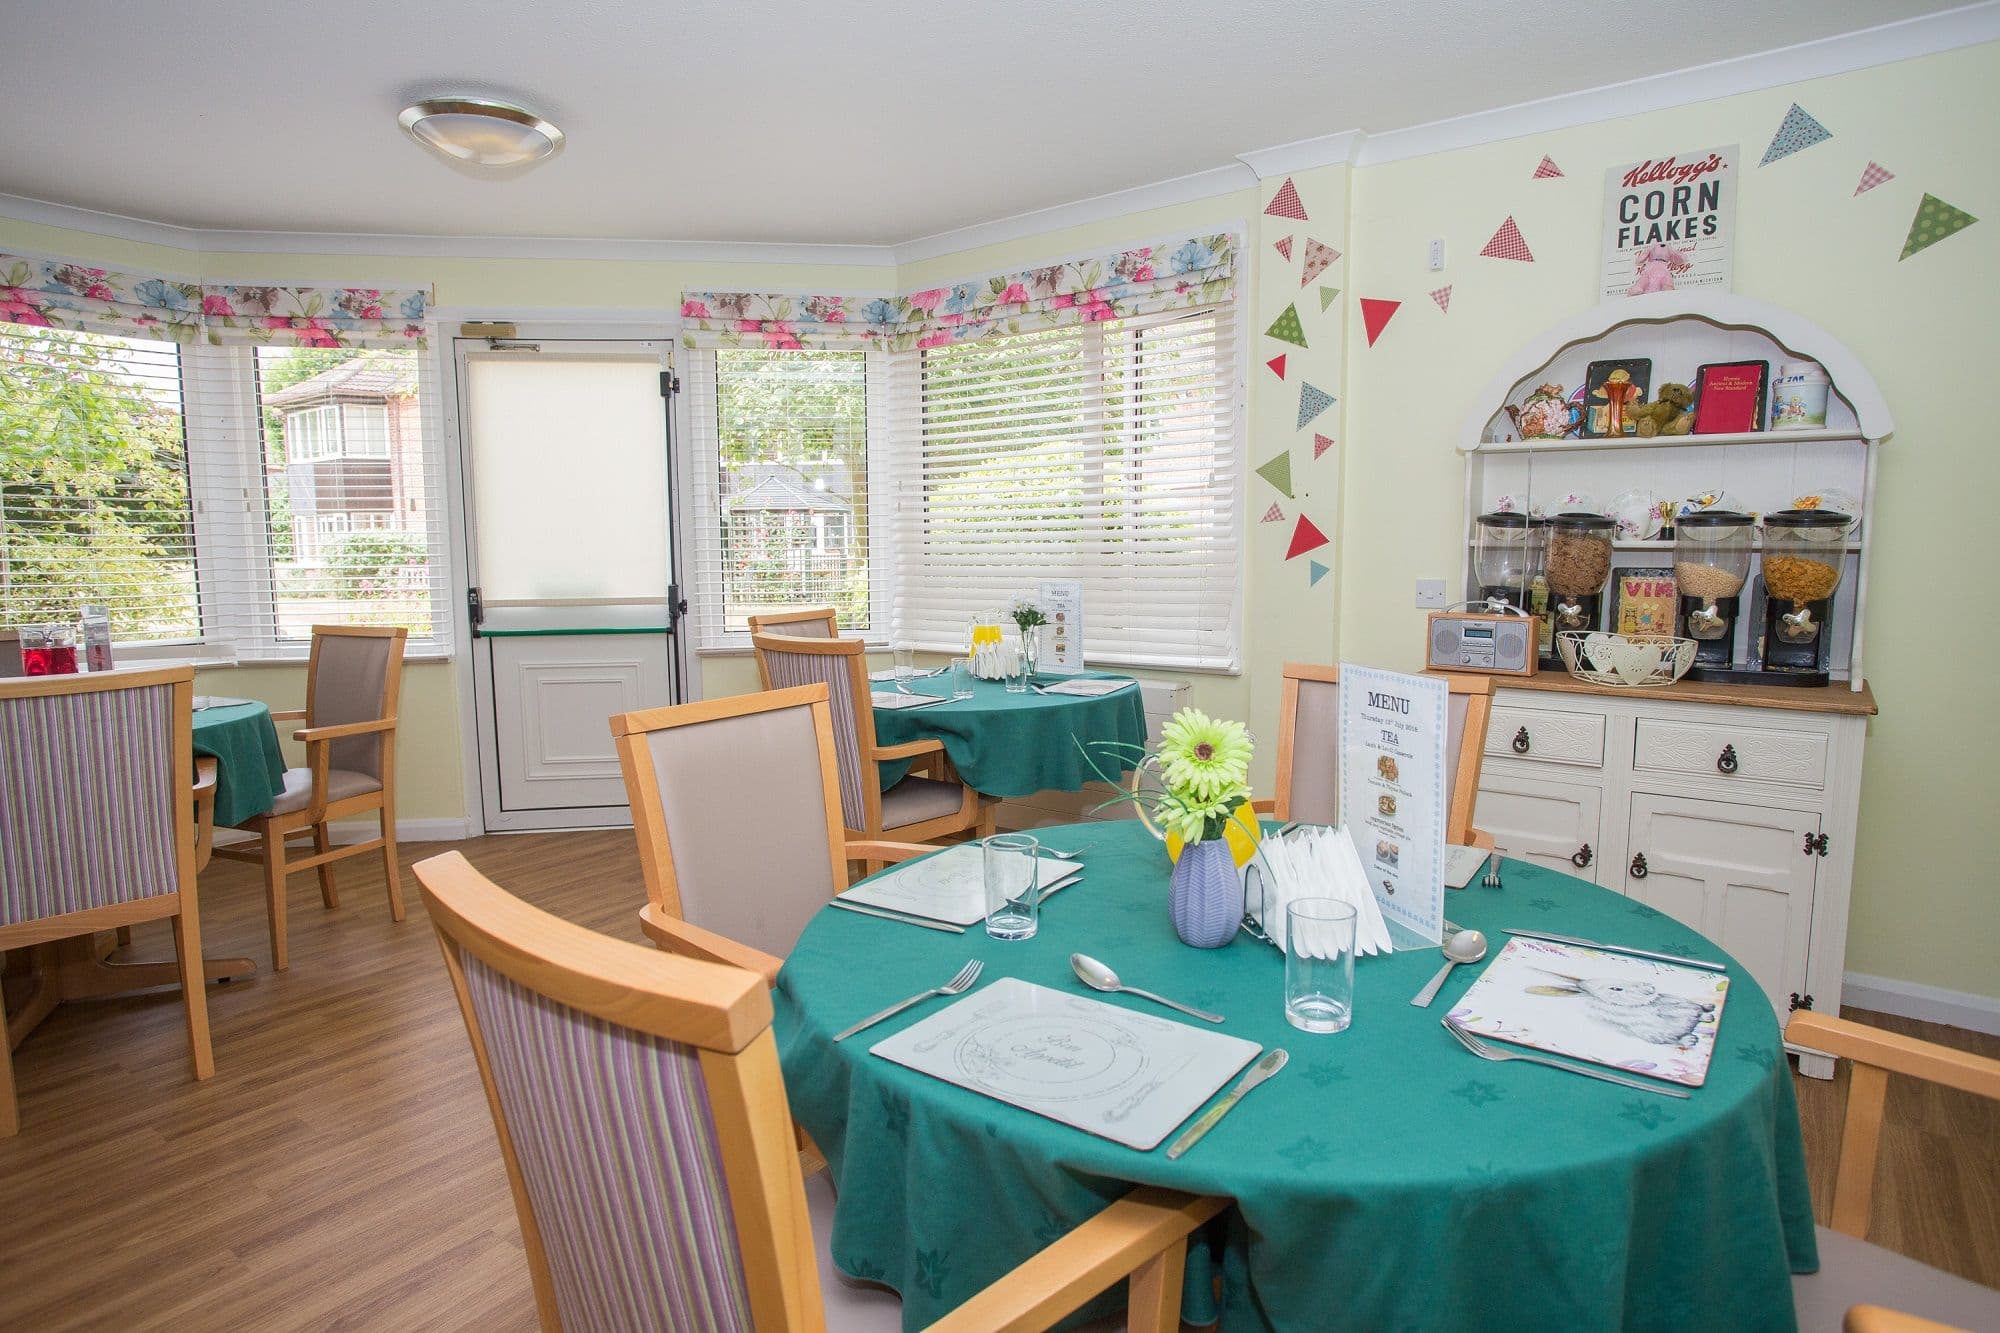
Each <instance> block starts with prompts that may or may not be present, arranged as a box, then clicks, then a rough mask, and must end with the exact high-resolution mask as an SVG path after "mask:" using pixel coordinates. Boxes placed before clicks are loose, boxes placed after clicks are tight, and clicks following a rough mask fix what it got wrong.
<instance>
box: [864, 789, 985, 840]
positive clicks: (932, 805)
mask: <svg viewBox="0 0 2000 1333" xmlns="http://www.w3.org/2000/svg"><path fill="white" fill-rule="evenodd" d="M964 799H965V788H964V787H963V786H962V785H961V784H959V783H956V782H939V781H937V780H936V779H934V778H918V777H908V778H904V779H903V780H902V781H901V782H899V783H897V784H896V785H895V786H893V787H891V788H889V790H887V791H885V792H883V793H882V831H883V832H885V833H890V832H894V831H895V830H896V829H899V828H901V827H903V826H904V825H905V824H921V823H923V822H924V821H925V820H926V819H942V818H944V817H945V816H947V815H951V814H956V813H957V812H958V808H959V806H960V804H961V803H963V801H964Z"/></svg>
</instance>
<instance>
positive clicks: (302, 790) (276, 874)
mask: <svg viewBox="0 0 2000 1333" xmlns="http://www.w3.org/2000/svg"><path fill="white" fill-rule="evenodd" d="M408 637H409V631H408V630H406V629H402V628H400V627H397V628H384V627H379V626H370V625H314V626H313V631H312V657H311V659H310V661H309V662H308V663H307V665H306V706H305V708H304V709H303V710H290V711H286V712H274V713H272V714H271V718H272V720H273V721H277V722H300V721H302V722H304V723H305V726H304V727H302V728H300V729H299V730H297V731H294V732H293V733H292V739H293V740H295V741H303V742H305V747H306V763H305V766H304V767H302V768H288V769H286V770H285V788H284V790H283V791H282V792H280V793H279V794H278V799H277V800H276V801H275V802H273V803H272V806H271V808H270V810H268V811H267V812H265V813H264V814H261V815H257V816H255V817H253V818H251V819H247V820H245V821H244V822H243V823H241V824H238V825H235V827H237V828H240V829H243V830H245V831H247V832H251V833H255V834H257V835H258V840H257V844H256V846H255V847H254V848H251V847H218V848H216V850H215V854H216V855H217V856H220V857H223V858H225V859H226V860H232V861H248V862H250V863H252V864H261V865H262V866H263V867H264V894H265V897H266V899H267V900H268V907H269V911H270V927H271V967H272V968H273V969H274V970H276V971H279V972H282V971H284V970H285V968H286V966H287V965H288V959H287V957H286V949H285V884H286V880H287V878H288V877H289V876H290V875H292V874H293V873H294V872H295V871H300V870H317V871H318V872H319V895H320V901H321V902H322V903H323V904H324V905H325V906H326V907H327V908H329V909H331V908H335V907H338V906H340V893H339V890H338V888H337V887H336V885H335V884H334V878H333V863H334V862H336V861H340V860H344V859H346V858H347V857H350V856H365V855H367V854H368V853H370V852H377V851H379V852H380V853H381V854H382V874H383V875H384V877H386V878H387V879H388V881H389V916H390V919H391V920H395V921H401V920H402V919H403V882H402V877H401V874H400V872H399V871H398V870H397V867H396V708H397V700H398V698H399V696H400V695H401V693H402V685H403V646H404V643H405V641H406V640H407V639H408ZM370 813H372V814H374V815H375V816H376V818H377V820H378V821H379V824H380V828H381V832H380V834H379V835H378V836H376V837H374V838H371V839H369V840H368V841H366V842H357V843H353V844H351V845H349V846H346V847H339V848H336V847H334V845H333V838H332V833H331V829H330V826H331V825H332V823H333V821H334V820H336V819H350V818H353V817H355V816H358V815H367V814H370ZM303 837H310V838H311V839H312V844H313V845H312V852H311V854H310V855H295V854H294V852H293V849H291V848H290V847H289V846H288V840H289V839H291V838H303ZM299 850H301V851H302V850H303V849H299Z"/></svg>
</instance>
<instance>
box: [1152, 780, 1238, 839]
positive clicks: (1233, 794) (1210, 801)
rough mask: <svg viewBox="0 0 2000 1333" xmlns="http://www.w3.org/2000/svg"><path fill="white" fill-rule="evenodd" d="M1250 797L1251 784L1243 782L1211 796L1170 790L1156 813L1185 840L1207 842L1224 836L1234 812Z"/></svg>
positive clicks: (1163, 797)
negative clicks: (1231, 813) (1198, 795)
mask: <svg viewBox="0 0 2000 1333" xmlns="http://www.w3.org/2000/svg"><path fill="white" fill-rule="evenodd" d="M1249 799H1250V787H1249V785H1248V784H1247V783H1242V782H1236V783H1231V784H1230V785H1229V786H1227V787H1225V788H1223V789H1222V790H1221V791H1219V792H1217V793H1216V794H1215V795H1213V796H1209V797H1197V796H1194V795H1191V794H1190V793H1187V792H1181V791H1170V792H1167V793H1166V794H1165V795H1163V796H1161V797H1160V799H1159V802H1158V805H1157V807H1156V812H1157V814H1158V815H1159V818H1160V822H1161V823H1162V824H1164V825H1166V827H1167V828H1168V829H1169V830H1170V831H1171V832H1174V833H1178V834H1180V835H1181V841H1183V842H1191V843H1192V842H1204V841H1206V840H1208V839H1210V838H1219V837H1221V836H1222V835H1223V833H1224V832H1225V831H1227V829H1228V827H1229V816H1230V812H1231V811H1233V810H1235V809H1236V808H1237V807H1238V806H1240V805H1242V804H1243V803H1244V802H1245V801H1247V800H1249Z"/></svg>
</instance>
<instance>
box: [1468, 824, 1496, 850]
mask: <svg viewBox="0 0 2000 1333" xmlns="http://www.w3.org/2000/svg"><path fill="white" fill-rule="evenodd" d="M1465 845H1466V846H1468V847H1483V848H1485V849H1486V850H1487V851H1489V852H1490V851H1492V850H1493V835H1492V834H1491V833H1482V832H1481V831H1479V830H1478V829H1473V830H1472V832H1471V838H1470V840H1469V841H1468V842H1467V843H1466V844H1465Z"/></svg>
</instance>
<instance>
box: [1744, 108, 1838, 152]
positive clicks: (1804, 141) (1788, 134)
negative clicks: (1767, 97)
mask: <svg viewBox="0 0 2000 1333" xmlns="http://www.w3.org/2000/svg"><path fill="white" fill-rule="evenodd" d="M1832 137H1833V131H1831V130H1829V129H1827V127H1826V126H1824V125H1822V124H1820V123H1819V122H1818V121H1816V120H1814V119H1813V118H1812V117H1811V116H1809V115H1807V114H1806V111H1805V108H1804V107H1802V106H1800V105H1799V104H1798V103H1797V102H1794V103H1792V109H1791V110H1790V111H1787V112H1786V113H1785V118H1784V120H1783V121H1781V122H1780V123H1779V125H1778V132H1777V133H1776V134H1774V135H1772V136H1771V146H1770V147H1769V148H1766V149H1765V150H1764V158H1763V160H1762V161H1761V162H1759V163H1758V164H1757V165H1758V166H1760V167H1768V166H1770V165H1771V164H1772V163H1773V162H1776V161H1777V160H1778V159H1779V158H1781V157H1790V156H1791V155H1792V154H1793V153H1796V152H1799V151H1801V150H1802V149H1806V148H1810V147H1812V146H1813V145H1814V144H1816V143H1825V142H1826V141H1827V140H1828V139H1831V138H1832Z"/></svg>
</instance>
